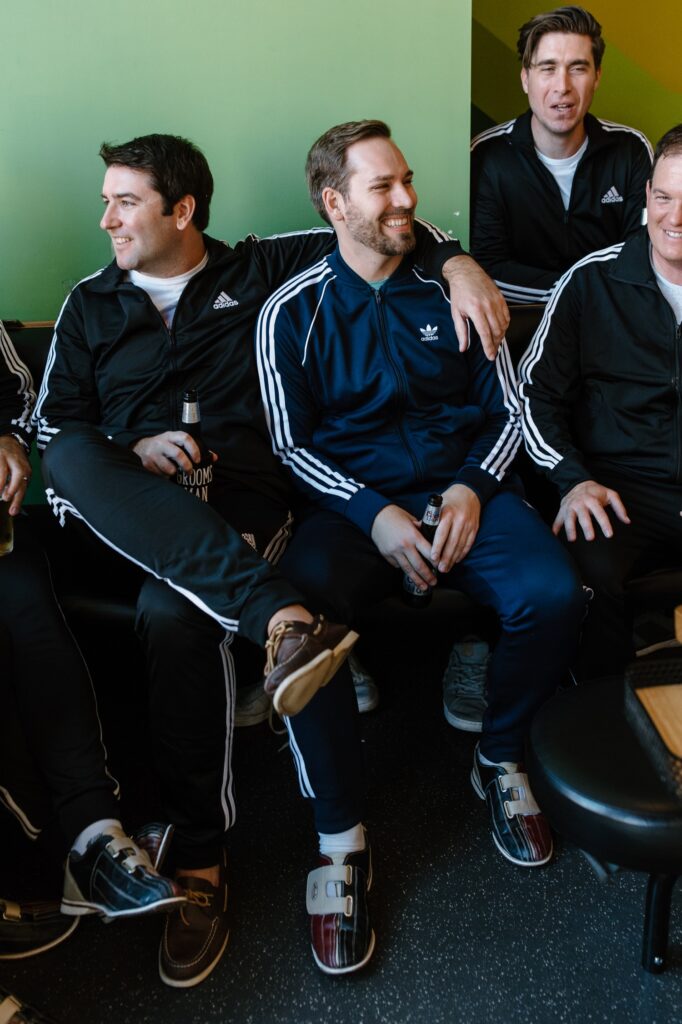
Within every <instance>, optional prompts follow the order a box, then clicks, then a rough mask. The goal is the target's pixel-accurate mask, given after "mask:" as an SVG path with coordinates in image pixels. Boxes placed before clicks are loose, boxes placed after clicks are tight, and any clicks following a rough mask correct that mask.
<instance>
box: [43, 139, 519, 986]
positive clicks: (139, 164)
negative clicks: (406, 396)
mask: <svg viewBox="0 0 682 1024" xmlns="http://www.w3.org/2000/svg"><path fill="white" fill-rule="evenodd" d="M101 155H102V157H103V159H104V161H105V164H106V166H107V171H106V175H105V180H104V187H103V193H102V198H103V200H104V204H105V209H104V215H103V217H102V221H101V225H100V226H101V227H102V228H103V230H105V231H107V233H108V234H109V236H110V238H111V242H112V247H113V251H114V255H115V260H114V262H113V263H112V264H110V265H109V266H108V267H106V268H104V269H103V270H101V271H99V272H98V273H96V274H94V275H92V276H91V277H89V278H86V279H85V280H84V281H81V282H80V283H79V284H78V285H77V286H76V288H75V289H74V291H73V292H72V293H71V295H70V297H69V298H68V300H67V302H66V304H65V306H64V309H63V310H62V312H61V315H60V317H59V319H58V321H57V325H56V328H55V336H54V342H53V345H52V349H51V351H50V355H49V357H48V361H47V366H46V371H45V376H44V380H43V387H42V389H41V393H40V396H39V401H38V406H37V410H36V418H37V423H38V434H39V445H40V446H42V447H43V448H44V450H45V454H44V461H43V466H44V474H45V480H46V482H47V484H48V491H47V495H48V500H49V501H50V503H51V505H52V507H53V510H54V511H55V514H57V515H58V516H59V517H60V519H61V520H62V521H64V519H65V518H66V516H67V515H70V516H74V517H75V518H77V519H80V520H82V521H84V522H85V523H86V525H88V526H89V527H90V528H91V529H92V530H93V531H94V532H95V533H96V534H97V535H98V536H99V537H100V538H101V539H103V540H104V541H105V542H106V543H107V544H109V545H110V546H111V547H113V548H114V549H115V550H116V551H118V552H120V553H121V554H123V555H124V556H125V557H127V558H128V559H130V560H131V561H133V562H135V563H137V564H138V565H140V566H142V568H144V569H145V570H147V576H146V578H145V582H144V584H143V586H142V590H141V592H140V596H139V599H138V621H137V628H138V633H139V635H140V638H141V640H142V643H143V646H144V648H145V652H146V655H147V662H148V674H149V680H150V705H151V714H150V718H151V724H152V730H153V735H154V751H153V753H154V761H155V766H156V769H157V772H158V774H159V777H160V781H161V785H162V792H163V797H164V803H165V807H166V813H167V814H168V817H169V819H170V820H171V821H172V822H173V824H174V825H175V826H176V831H175V839H174V851H173V852H174V860H175V866H176V869H177V871H178V874H179V875H180V876H181V877H182V880H183V884H184V885H185V886H186V888H187V890H188V891H189V892H190V893H192V894H193V896H192V898H191V900H190V906H189V907H187V908H185V909H184V912H183V913H182V914H179V913H175V914H173V915H171V916H170V918H169V920H168V926H167V928H166V930H165V932H164V937H163V940H162V945H161V954H160V973H161V977H162V979H163V980H164V981H165V982H166V983H167V984H169V985H171V986H174V987H189V986H192V985H196V984H198V983H199V982H200V981H202V980H203V979H204V978H205V977H207V975H208V974H209V973H210V972H211V971H212V970H213V969H214V967H215V966H216V964H217V963H218V961H219V959H220V957H221V956H222V953H223V951H224V949H225V945H226V943H227V936H228V923H227V912H226V911H227V884H226V871H225V862H224V849H223V846H224V840H225V832H226V830H227V829H228V828H229V826H230V825H231V824H232V823H233V821H234V816H235V802H234V792H233V782H232V775H231V767H230V762H231V750H232V718H233V705H234V696H235V675H234V665H233V661H232V657H231V652H230V644H231V640H232V638H233V636H234V632H235V631H237V630H238V631H239V632H240V633H241V634H242V635H244V636H246V637H247V638H248V639H250V640H252V641H253V642H255V643H256V644H259V645H261V646H262V645H263V644H265V643H266V640H267V646H268V647H269V648H270V650H271V653H272V655H273V657H274V659H275V666H276V667H275V673H277V671H278V670H279V669H282V670H285V671H287V672H288V666H289V662H290V661H291V658H289V657H286V658H285V657H284V656H283V654H282V652H283V651H286V647H287V645H289V646H291V644H292V643H293V639H294V638H295V636H296V635H299V634H300V638H301V642H302V645H303V644H305V645H307V644H308V643H309V642H310V643H313V644H318V645H320V644H321V646H322V649H321V650H320V652H319V655H316V657H315V658H314V659H312V660H310V661H309V666H310V668H311V669H312V668H313V667H315V672H316V673H317V675H311V679H312V681H313V682H315V680H317V682H316V685H315V686H314V687H313V688H311V687H309V686H308V683H307V681H306V680H307V675H305V674H304V675H300V674H299V673H298V670H296V672H290V673H289V674H288V676H287V679H288V680H289V682H290V684H291V686H293V687H295V688H296V689H297V690H299V691H300V693H301V697H302V698H304V699H305V700H309V701H310V703H309V704H308V706H306V707H303V703H300V702H299V704H300V707H302V708H303V710H301V713H300V714H295V712H296V711H297V710H298V708H293V707H288V706H287V704H286V703H281V702H280V704H279V705H278V694H279V693H281V689H282V687H281V686H280V688H279V689H278V691H277V693H276V694H275V707H276V708H277V709H278V710H281V712H282V714H283V715H284V716H285V721H286V723H287V728H288V730H289V733H290V738H291V747H292V751H293V752H294V755H295V760H296V765H297V768H298V772H299V780H300V784H301V790H302V792H303V795H304V796H306V797H308V798H309V799H310V801H311V803H312V806H313V810H314V815H315V823H316V827H317V830H318V832H319V833H320V835H321V836H323V837H326V838H325V840H324V841H325V842H326V843H327V844H329V843H330V842H331V843H333V844H336V848H338V847H339V844H340V847H341V849H344V848H347V849H352V848H353V847H352V843H353V842H357V841H358V838H357V837H358V836H362V826H361V824H360V822H361V818H362V810H361V803H362V800H361V796H362V785H361V762H362V756H361V750H360V744H359V735H358V727H357V722H356V712H357V708H356V705H355V699H354V693H353V690H352V685H351V681H350V676H349V674H348V673H346V672H341V673H340V674H339V675H336V676H335V678H334V679H333V680H331V682H329V685H325V684H326V682H327V681H328V679H329V678H330V677H331V675H333V674H334V672H335V671H336V668H337V667H338V665H339V664H340V662H341V660H342V659H343V656H345V654H346V653H347V651H348V649H349V646H350V643H351V642H352V637H351V636H350V634H349V635H347V636H345V637H344V636H341V637H339V639H338V642H337V641H336V640H334V642H333V643H331V642H330V643H327V641H326V640H325V639H324V637H325V633H324V632H322V633H321V634H320V633H318V631H317V629H316V630H315V632H312V630H311V628H310V627H307V632H306V629H302V630H301V629H300V628H298V627H297V631H296V632H295V633H294V637H292V635H291V634H290V632H289V631H288V627H287V631H286V632H285V633H284V634H283V635H282V633H281V630H282V629H285V627H284V626H283V625H282V624H277V623H276V622H275V617H276V616H277V617H281V615H282V610H283V608H284V606H289V607H290V608H292V607H293V606H296V605H298V606H299V608H298V612H297V614H296V615H295V616H293V617H294V618H296V619H299V620H302V621H303V622H305V621H306V620H305V619H304V618H303V616H302V614H301V612H302V611H303V612H305V614H306V615H307V616H308V617H310V614H309V613H308V612H307V611H305V609H302V607H301V604H302V601H303V598H302V597H301V596H300V594H299V592H298V591H297V590H296V589H295V588H294V587H293V586H291V585H290V584H289V583H288V582H287V580H286V579H285V578H284V577H283V576H281V575H279V574H278V573H277V571H276V570H275V569H273V568H272V565H271V564H269V562H275V561H276V560H277V559H278V557H279V556H280V555H281V553H282V551H283V550H284V547H285V546H286V542H287V540H288V537H289V534H290V530H291V516H290V513H289V491H288V483H287V481H286V478H285V476H284V474H283V473H282V472H281V470H280V468H279V466H278V464H277V462H276V459H275V457H274V455H273V453H272V450H271V446H270V442H269V437H268V434H267V429H266V427H265V421H264V415H263V410H262V406H261V403H260V397H259V389H258V379H257V374H256V370H255V365H254V358H253V351H252V344H251V339H252V335H253V329H254V325H255V320H256V316H257V314H258V310H259V309H260V306H261V305H262V303H263V302H264V301H265V299H266V298H267V297H268V295H269V294H270V292H271V291H272V290H273V289H274V288H275V287H276V286H277V285H278V284H280V283H281V282H282V281H283V280H284V279H285V278H286V277H288V276H289V275H290V274H291V273H293V272H295V271H296V269H297V268H300V267H302V266H305V265H306V264H307V263H309V262H310V261H311V260H314V259H316V258H318V257H319V256H321V255H322V254H323V253H324V252H325V251H328V250H329V249H331V248H332V245H333V234H332V233H331V232H330V231H326V230H324V229H318V230H317V231H313V232H299V233H294V234H293V235H290V236H280V237H274V238H270V239H265V240H263V241H259V240H258V239H255V238H253V237H250V238H248V239H246V240H245V241H244V242H241V243H239V244H238V245H237V246H235V247H234V248H231V247H230V246H228V245H226V244H224V243H222V242H217V241H215V240H213V239H211V238H209V237H208V236H207V235H205V234H204V233H203V231H204V228H205V227H206V226H207V223H208V214H209V204H210V199H211V195H212V190H213V181H212V177H211V173H210V170H209V168H208V165H207V163H206V160H205V158H204V157H203V154H201V153H200V152H199V151H198V150H197V149H196V147H194V146H192V144H191V143H189V142H187V141H186V140H183V139H178V138H176V137H174V136H168V135H151V136H145V137H143V138H141V139H135V140H133V141H132V142H130V143H126V144H124V145H121V146H103V147H102V150H101ZM442 237H444V236H442V233H440V232H438V231H437V229H434V228H432V227H431V226H430V225H422V227H421V240H422V243H424V244H423V247H424V248H429V247H430V248H431V249H432V250H434V252H435V256H434V260H435V264H436V267H435V268H434V269H433V271H432V272H433V273H440V269H441V267H442V265H443V263H444V261H445V260H447V258H448V257H449V256H454V257H455V258H454V261H453V262H454V267H451V268H450V270H451V271H452V272H454V274H455V277H457V278H459V279H460V280H459V286H458V296H459V297H460V302H459V305H458V309H457V310H456V311H455V317H456V318H458V319H459V321H460V322H459V324H458V326H459V327H460V330H461V343H462V344H463V343H464V342H465V341H466V334H467V332H466V326H465V325H464V322H463V320H462V317H463V316H466V315H468V314H470V315H471V316H472V318H473V319H474V322H475V323H476V326H477V327H480V329H481V331H482V333H483V336H484V337H487V338H488V341H489V348H490V355H491V356H492V355H493V354H494V350H495V344H496V342H499V340H500V338H501V336H502V334H503V333H504V329H505V328H506V322H507V314H506V307H504V302H503V300H502V299H501V298H500V297H499V293H498V292H497V289H495V288H494V286H493V285H492V283H491V282H490V281H489V279H488V278H487V277H486V276H485V275H484V274H482V273H481V271H480V270H479V269H478V268H477V267H476V265H475V264H473V262H472V261H471V260H470V259H469V258H468V257H466V256H462V255H460V254H461V249H460V248H459V246H457V245H454V246H452V245H448V244H446V245H440V244H438V243H439V242H440V240H441V238H442ZM429 243H430V246H429ZM432 262H433V261H432ZM467 281H468V282H469V284H468V285H467ZM188 387H195V388H197V389H198V392H199V400H200V408H201V414H202V428H203V434H204V438H205V441H206V444H207V445H208V447H209V448H210V449H211V450H212V451H213V453H214V454H215V456H217V460H216V461H215V464H214V466H213V482H212V484H211V490H210V494H209V499H208V502H202V501H201V500H199V499H198V498H196V497H195V496H193V495H191V494H188V493H186V492H185V491H184V490H183V489H182V487H179V486H174V485H173V483H171V482H170V481H171V480H174V479H175V477H176V473H177V472H178V470H181V471H182V472H183V473H188V474H189V473H191V472H192V470H193V466H194V464H195V463H196V462H198V461H199V457H200V452H199V449H198V447H197V445H196V443H195V441H194V440H193V439H192V437H191V436H190V435H189V434H188V433H187V432H186V431H184V430H183V429H181V423H180V414H181V407H182V398H183V392H184V391H185V389H187V388H188ZM181 475H182V474H181ZM254 549H255V550H254ZM261 556H262V557H261ZM265 559H268V560H269V561H266V560H265ZM291 617H292V615H289V614H287V615H286V616H285V618H291ZM326 628H327V627H326V626H325V627H324V629H326ZM285 663H286V666H287V668H286V669H285ZM269 664H270V659H269ZM270 667H272V666H271V665H270ZM318 685H322V686H324V689H322V690H320V692H319V693H315V689H316V688H317V686H318ZM294 714H295V717H291V716H292V715H294ZM330 837H331V838H330ZM339 837H341V838H339ZM321 842H322V840H321ZM363 842H364V840H363ZM344 843H346V844H349V843H350V844H351V845H350V846H346V847H344ZM359 966H362V963H361V962H358V961H356V962H352V963H350V964H345V965H343V968H342V969H343V970H348V969H350V970H353V969H356V968H357V967H359Z"/></svg>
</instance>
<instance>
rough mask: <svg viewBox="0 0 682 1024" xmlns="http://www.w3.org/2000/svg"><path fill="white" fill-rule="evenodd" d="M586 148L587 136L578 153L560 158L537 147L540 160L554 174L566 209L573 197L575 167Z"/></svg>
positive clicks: (536, 150)
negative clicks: (542, 151) (554, 157)
mask: <svg viewBox="0 0 682 1024" xmlns="http://www.w3.org/2000/svg"><path fill="white" fill-rule="evenodd" d="M586 149H587V138H586V139H585V141H584V142H583V144H582V146H581V147H580V149H579V150H578V151H577V153H574V154H573V156H565V157H562V158H561V159H560V160H554V159H553V158H552V157H551V156H545V154H544V153H541V152H540V150H539V149H538V148H537V147H536V149H535V152H536V153H537V155H538V160H540V161H541V162H542V163H543V164H544V165H545V167H546V168H547V170H548V171H549V172H550V174H552V175H553V177H554V180H555V181H556V183H557V185H558V186H559V191H560V192H561V198H562V200H563V203H564V210H567V209H568V204H569V201H570V199H571V188H572V186H573V178H574V176H575V169H576V167H577V166H578V164H579V163H580V160H581V158H582V155H583V153H584V152H585V150H586Z"/></svg>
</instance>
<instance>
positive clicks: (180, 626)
mask: <svg viewBox="0 0 682 1024" xmlns="http://www.w3.org/2000/svg"><path fill="white" fill-rule="evenodd" d="M204 619H207V620H208V616H206V615H204V614H203V613H202V612H201V611H199V609H198V608H195V606H194V605H193V604H192V603H191V601H189V600H188V598H186V597H184V596H183V595H182V594H180V593H179V592H178V591H177V590H174V589H173V587H171V586H170V585H169V584H167V583H164V582H162V581H161V580H157V579H154V578H149V579H147V580H146V581H145V583H144V584H143V586H142V589H141V590H140V593H139V596H138V599H137V617H136V620H135V630H136V632H137V634H138V636H140V637H144V636H152V635H153V636H163V637H166V638H169V639H172V638H173V637H177V638H179V639H182V637H183V635H185V636H186V632H185V631H186V630H187V629H188V628H192V627H200V626H201V625H203V620H204ZM209 621H210V620H209Z"/></svg>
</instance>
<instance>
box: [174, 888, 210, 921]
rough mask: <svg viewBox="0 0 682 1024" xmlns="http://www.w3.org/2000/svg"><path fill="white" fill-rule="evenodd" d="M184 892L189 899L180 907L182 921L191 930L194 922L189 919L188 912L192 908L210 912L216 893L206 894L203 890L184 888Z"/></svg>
mask: <svg viewBox="0 0 682 1024" xmlns="http://www.w3.org/2000/svg"><path fill="white" fill-rule="evenodd" d="M182 892H183V895H184V896H186V897H187V902H186V903H184V904H183V905H182V906H181V907H180V919H181V920H182V923H183V924H184V925H185V927H186V928H191V927H192V922H191V921H190V920H189V919H188V917H187V914H186V911H187V910H189V909H190V907H198V908H199V910H210V909H211V904H212V903H213V897H214V895H215V893H212V892H204V891H203V890H202V889H185V888H184V887H183V890H182Z"/></svg>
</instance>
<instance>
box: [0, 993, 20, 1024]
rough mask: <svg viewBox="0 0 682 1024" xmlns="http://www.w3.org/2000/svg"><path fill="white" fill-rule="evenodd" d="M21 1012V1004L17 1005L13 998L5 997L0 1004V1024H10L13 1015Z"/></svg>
mask: <svg viewBox="0 0 682 1024" xmlns="http://www.w3.org/2000/svg"><path fill="white" fill-rule="evenodd" d="M20 1010H21V1003H18V1002H17V1001H16V999H15V998H14V996H6V997H5V998H4V999H3V1001H2V1002H1V1003H0V1024H10V1021H11V1020H12V1017H13V1016H14V1014H15V1013H18V1012H19V1011H20Z"/></svg>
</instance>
